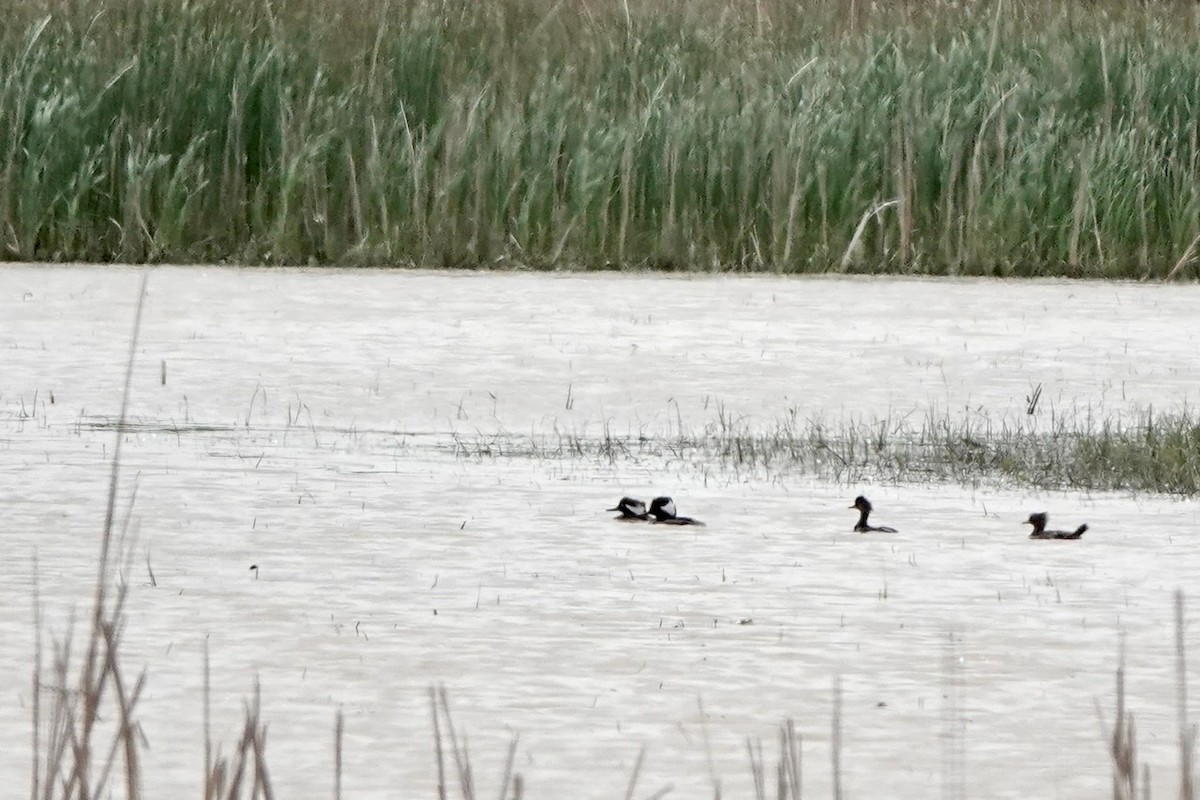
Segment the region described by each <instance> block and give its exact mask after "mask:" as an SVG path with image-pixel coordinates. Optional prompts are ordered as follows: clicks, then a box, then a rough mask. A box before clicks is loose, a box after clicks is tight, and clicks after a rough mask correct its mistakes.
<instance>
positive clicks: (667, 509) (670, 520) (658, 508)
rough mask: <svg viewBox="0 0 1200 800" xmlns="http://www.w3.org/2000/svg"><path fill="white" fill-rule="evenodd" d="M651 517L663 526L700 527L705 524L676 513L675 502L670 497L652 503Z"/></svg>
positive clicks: (657, 499)
mask: <svg viewBox="0 0 1200 800" xmlns="http://www.w3.org/2000/svg"><path fill="white" fill-rule="evenodd" d="M650 516H652V517H654V521H655V522H660V523H662V524H663V525H699V526H701V527H703V526H704V523H703V522H701V521H700V520H698V519H692V518H691V517H681V516H679V515H677V514H676V513H675V501H674V500H672V499H671V498H669V497H656V498H654V499H653V500H651V501H650Z"/></svg>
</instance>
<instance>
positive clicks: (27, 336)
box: [0, 267, 1200, 798]
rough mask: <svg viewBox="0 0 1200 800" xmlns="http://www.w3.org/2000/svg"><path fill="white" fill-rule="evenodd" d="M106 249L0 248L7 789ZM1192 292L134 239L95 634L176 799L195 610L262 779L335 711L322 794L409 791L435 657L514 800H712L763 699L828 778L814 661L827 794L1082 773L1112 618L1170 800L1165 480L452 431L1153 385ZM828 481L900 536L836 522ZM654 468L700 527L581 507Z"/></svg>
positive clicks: (811, 412) (66, 498) (1091, 781)
mask: <svg viewBox="0 0 1200 800" xmlns="http://www.w3.org/2000/svg"><path fill="white" fill-rule="evenodd" d="M140 280H141V273H139V272H134V271H122V270H113V269H103V270H102V269H90V268H42V267H6V268H3V269H0V359H2V361H0V367H2V370H0V458H2V459H3V463H4V464H5V466H6V469H5V470H4V482H3V486H2V488H0V502H2V506H0V510H2V514H3V519H4V523H5V525H4V528H5V536H6V545H7V546H6V552H5V556H6V558H5V565H4V568H3V570H2V571H0V607H2V608H3V609H4V610H5V613H4V614H3V616H2V617H0V636H2V637H3V639H2V640H3V642H4V643H5V646H4V648H3V650H2V651H0V687H2V688H3V689H4V692H3V694H2V695H0V732H2V735H3V739H2V740H0V741H2V742H3V744H4V747H2V748H0V781H2V782H3V783H4V785H21V783H20V782H21V781H24V780H27V775H28V769H29V703H30V698H31V691H30V688H29V682H30V671H31V667H32V663H33V659H32V648H33V626H32V593H33V589H32V587H33V580H34V578H33V572H34V570H33V558H34V554H35V553H36V555H37V559H38V564H39V586H40V592H41V596H42V600H43V604H44V607H45V615H46V620H47V627H48V628H49V629H50V630H51V631H54V632H57V633H59V634H61V633H63V632H65V630H66V626H67V618H68V615H69V612H70V610H71V609H72V608H74V609H77V610H78V611H79V612H80V613H82V612H83V611H84V610H86V609H87V607H88V606H87V603H88V600H89V598H90V596H91V586H92V585H93V583H94V573H95V569H96V566H95V560H96V553H97V550H98V531H99V530H100V526H101V522H102V520H103V501H104V495H105V486H106V481H107V475H108V473H107V466H106V465H107V459H108V457H109V456H110V455H111V452H112V446H113V442H114V438H113V437H114V432H113V430H112V427H111V423H112V421H113V419H114V417H115V415H116V413H117V409H118V406H119V401H120V389H121V386H120V384H121V381H122V378H123V369H124V362H125V357H126V351H127V348H128V341H129V334H130V329H131V324H132V316H133V309H134V306H135V304H136V296H137V290H138V286H139V282H140ZM1197 301H1200V287H1196V286H1158V285H1154V286H1150V285H1135V284H1124V283H1103V284H1101V283H1095V284H1089V283H1071V282H1059V281H1047V282H1021V283H1003V282H987V281H961V282H960V281H952V280H937V281H925V280H905V279H887V280H844V279H782V278H764V277H753V278H750V277H747V278H730V277H712V278H695V277H691V278H677V277H660V276H624V275H564V276H559V275H515V274H503V275H493V274H444V273H435V274H434V273H410V272H305V271H291V270H262V271H237V270H226V269H165V268H164V269H157V270H155V271H154V272H153V273H152V276H151V279H150V284H149V295H148V298H147V305H146V316H145V323H144V327H143V331H142V337H141V341H140V345H139V347H138V352H137V366H136V373H135V378H134V384H133V394H132V399H131V409H130V415H131V417H132V418H133V420H134V421H135V422H136V423H137V424H138V426H137V429H136V431H135V432H133V433H130V434H129V435H127V437H126V439H125V442H124V451H123V459H122V460H123V468H124V480H123V484H122V487H123V488H122V493H121V496H122V498H123V501H122V502H123V506H127V505H128V503H129V498H130V497H131V493H132V490H133V488H134V487H135V486H136V491H137V494H136V501H135V502H134V507H133V511H132V514H131V519H132V521H133V522H132V528H133V531H132V532H131V537H132V536H134V535H136V539H135V543H134V544H133V545H132V547H131V555H130V557H129V561H128V565H127V567H126V569H125V574H126V576H127V578H128V581H129V582H130V584H131V587H132V590H131V596H130V603H129V627H128V631H127V634H126V657H127V665H128V667H129V668H130V669H133V668H137V667H140V666H142V665H145V667H146V668H147V670H148V675H149V683H148V685H147V688H146V690H145V694H144V696H143V700H142V703H141V706H140V709H141V715H142V721H143V727H144V730H145V734H146V737H147V739H148V740H149V742H150V745H151V747H150V749H149V750H148V751H147V753H146V758H145V769H144V773H145V783H146V787H147V789H148V791H149V792H150V795H149V796H159V797H170V796H184V795H185V793H196V792H198V787H199V785H200V780H201V764H202V760H201V757H202V733H203V730H202V725H201V711H202V709H201V684H202V660H203V659H202V652H203V645H204V642H205V641H206V640H207V642H208V646H209V650H210V654H211V660H212V676H213V692H214V698H213V702H214V708H215V712H214V713H215V716H214V720H215V728H216V730H215V732H216V734H217V735H218V736H219V737H220V738H222V739H223V740H224V741H225V742H226V745H225V752H228V750H229V749H230V748H231V747H232V744H233V740H234V739H235V738H236V736H237V735H238V732H239V719H240V717H239V715H240V703H241V701H242V699H243V698H245V697H247V696H248V695H249V694H251V692H252V691H253V685H254V680H255V678H256V677H257V678H259V679H260V680H261V686H262V695H263V705H264V716H265V717H266V719H267V720H269V722H270V735H269V739H268V761H269V764H270V768H271V770H272V779H273V781H274V783H275V785H276V788H277V792H278V794H279V796H281V797H301V796H313V795H318V796H319V795H321V794H323V793H324V792H326V791H329V790H330V789H331V787H332V780H333V779H332V774H333V755H332V750H333V748H332V743H333V721H334V716H335V713H336V710H337V709H338V708H343V709H344V711H345V714H346V744H345V750H346V756H345V758H346V767H345V773H346V775H345V779H344V790H345V793H346V796H347V797H397V796H434V794H435V792H434V788H433V787H434V781H435V760H434V748H433V736H432V731H431V720H430V712H429V706H428V696H427V688H428V687H429V686H430V685H432V684H439V683H440V684H444V685H445V686H446V688H447V690H448V692H449V696H450V700H451V707H452V711H453V713H454V718H455V723H456V724H457V725H459V726H461V727H462V728H463V729H465V730H467V731H468V732H469V734H470V742H471V752H472V761H473V764H474V766H475V769H476V772H477V780H478V783H479V785H480V788H481V791H483V792H484V793H485V794H492V793H495V794H497V795H498V794H499V791H498V786H497V785H496V784H497V782H498V781H499V779H500V774H501V772H502V768H503V762H504V757H505V754H506V748H507V744H508V741H509V740H510V738H511V737H512V736H513V735H517V734H519V736H520V740H519V744H518V747H517V758H516V765H515V766H516V770H517V771H519V772H521V773H522V774H523V775H524V776H525V781H526V791H527V796H529V797H534V798H558V797H613V796H617V797H621V796H624V794H625V789H626V785H627V783H628V780H629V776H630V773H631V771H632V769H633V765H634V762H635V760H636V758H637V754H638V751H639V748H640V747H641V746H643V745H644V746H645V747H646V761H645V764H644V766H643V769H642V772H641V775H640V778H639V784H638V792H637V793H636V794H637V795H638V796H645V795H648V794H650V793H651V792H653V791H655V790H657V789H659V788H660V787H663V786H664V785H667V784H671V785H673V786H674V787H675V790H674V793H673V795H672V796H680V797H694V796H701V795H709V796H711V794H712V788H711V787H712V782H713V777H711V776H712V775H713V774H715V775H716V779H717V780H719V781H720V782H721V785H722V788H723V792H724V796H728V797H744V796H752V783H751V779H750V773H749V769H748V766H747V765H748V758H747V756H746V744H745V742H746V738H747V737H751V738H752V739H758V738H760V737H761V738H763V739H764V740H765V744H764V748H765V754H766V757H767V761H768V770H769V773H768V775H769V777H768V785H771V786H773V781H774V778H773V777H771V775H772V773H771V772H770V770H772V769H773V760H774V757H775V754H774V749H775V738H774V737H775V736H776V732H775V731H776V726H777V725H778V723H779V722H781V721H782V720H783V719H784V718H786V717H792V718H794V719H795V720H796V724H797V728H798V730H799V732H800V733H801V734H802V735H803V737H804V758H805V761H804V786H805V791H806V792H809V794H810V796H818V797H820V796H827V795H828V794H829V789H830V767H829V761H830V735H831V720H832V716H833V713H832V712H833V698H834V688H833V687H834V684H835V680H836V679H838V678H839V676H840V681H841V685H842V740H843V753H842V764H843V775H844V787H845V790H846V792H847V793H848V794H849V795H852V796H880V795H879V789H880V786H881V785H882V784H881V782H883V781H886V786H887V787H888V792H887V793H888V794H889V795H890V796H897V797H899V796H904V797H927V796H932V795H934V794H940V795H944V796H953V795H954V794H955V786H956V785H957V784H959V783H962V784H964V785H965V787H966V793H967V795H969V796H981V797H982V796H986V797H1013V798H1024V797H1030V796H1039V797H1070V798H1073V797H1079V798H1085V797H1086V798H1092V797H1096V796H1102V795H1104V794H1105V793H1106V792H1108V790H1109V778H1108V770H1109V767H1108V756H1107V752H1106V742H1105V739H1104V737H1103V735H1102V727H1101V724H1100V721H1099V719H1098V718H1097V712H1096V706H1097V703H1099V706H1100V708H1101V709H1102V710H1103V712H1104V714H1105V715H1106V716H1107V717H1108V718H1109V719H1110V720H1111V716H1112V708H1113V703H1114V691H1113V671H1114V669H1115V667H1116V664H1117V653H1118V648H1119V644H1120V642H1121V641H1122V639H1124V641H1125V642H1126V647H1127V650H1128V663H1129V679H1130V704H1131V705H1132V706H1133V708H1134V710H1135V712H1136V713H1137V715H1138V730H1139V735H1140V740H1139V745H1140V748H1141V749H1140V750H1139V754H1140V756H1141V757H1142V758H1144V759H1146V760H1148V761H1149V762H1150V763H1151V765H1152V769H1153V778H1154V783H1153V785H1154V789H1155V794H1156V795H1157V796H1170V795H1171V794H1172V793H1173V792H1174V787H1175V782H1176V780H1177V778H1176V775H1177V770H1176V759H1177V751H1176V745H1175V742H1176V734H1175V731H1176V717H1175V714H1176V707H1175V702H1174V691H1175V688H1174V677H1173V676H1174V658H1175V653H1174V646H1173V632H1172V602H1173V599H1172V593H1173V591H1174V590H1175V589H1176V588H1184V589H1185V590H1186V589H1189V588H1190V579H1191V578H1192V577H1193V576H1195V575H1196V574H1197V570H1198V568H1200V546H1198V544H1197V542H1196V541H1195V537H1196V535H1197V521H1198V519H1200V514H1198V511H1200V509H1198V508H1197V504H1196V503H1195V502H1193V501H1178V500H1173V499H1169V498H1162V497H1156V496H1143V497H1129V496H1125V495H1111V494H1100V495H1091V496H1079V495H1068V494H1042V495H1031V494H1029V493H1022V492H1015V491H1013V490H1009V489H990V488H975V489H970V488H961V487H955V486H950V487H947V486H892V485H883V486H871V485H850V486H846V485H833V484H830V483H825V482H820V481H816V480H812V479H808V478H805V477H804V476H797V475H786V474H781V475H768V476H760V477H753V478H748V477H746V476H745V475H738V474H729V473H728V472H727V471H725V470H723V468H722V467H721V466H720V465H712V466H711V467H710V468H702V469H696V468H694V467H693V466H692V465H686V464H683V463H680V462H677V461H675V460H672V459H670V458H664V459H661V460H657V459H654V460H651V459H641V460H639V461H627V462H618V463H616V464H611V463H607V462H605V463H597V462H595V461H593V460H589V459H584V458H537V459H520V458H517V459H506V458H489V457H483V458H478V457H464V456H461V455H456V454H455V451H454V443H455V441H456V440H457V441H459V442H474V443H478V442H481V441H486V437H488V436H491V435H495V434H507V435H510V436H525V435H531V434H532V435H537V434H547V433H553V432H555V431H560V432H567V433H570V434H572V435H582V436H589V435H600V434H601V432H602V431H604V430H605V429H607V430H610V431H612V432H615V433H617V434H621V435H625V434H635V435H636V434H639V433H641V434H645V435H650V436H652V435H657V434H662V433H664V432H670V431H674V430H679V429H680V428H684V429H699V428H702V427H703V426H704V425H705V424H707V423H709V422H711V421H712V420H714V419H715V418H716V417H717V416H718V414H730V415H736V416H738V417H740V418H743V419H745V420H746V421H747V424H749V425H751V426H754V425H757V424H761V425H764V426H766V425H770V424H771V423H772V422H773V421H774V420H777V419H779V418H780V416H781V415H783V414H784V413H787V412H788V410H789V409H791V410H793V411H794V413H797V414H800V415H802V416H820V417H826V418H831V419H838V418H845V417H852V416H860V415H861V416H867V417H871V416H881V415H893V416H902V415H906V414H913V415H921V414H923V413H924V412H925V410H926V409H929V408H938V409H943V410H944V409H961V408H972V409H983V410H986V411H987V412H988V413H991V414H997V415H1003V414H1020V413H1022V412H1023V410H1024V406H1025V398H1026V396H1027V395H1028V394H1030V392H1031V391H1032V388H1033V387H1034V386H1036V385H1038V384H1041V385H1042V386H1043V397H1042V403H1043V407H1044V408H1045V409H1051V408H1057V409H1091V410H1092V411H1093V412H1094V413H1096V414H1098V415H1102V416H1103V415H1114V414H1119V413H1124V412H1126V411H1129V410H1132V409H1138V408H1143V407H1146V406H1149V405H1151V404H1152V405H1154V406H1155V407H1159V408H1161V407H1165V408H1172V407H1178V406H1182V405H1183V404H1184V403H1194V402H1195V399H1196V393H1197V387H1198V386H1200V382H1198V379H1200V363H1198V362H1197V360H1196V359H1195V356H1194V349H1195V348H1194V344H1193V343H1192V342H1191V341H1190V339H1189V338H1188V337H1189V333H1188V331H1190V329H1191V327H1192V326H1193V325H1194V323H1193V318H1194V309H1195V308H1196V305H1197ZM164 377H165V382H164ZM1047 413H1048V411H1047ZM859 492H867V493H868V494H869V495H870V496H871V498H872V500H873V501H874V502H875V505H876V507H877V509H878V511H877V513H876V516H877V517H879V521H880V522H884V523H888V524H892V525H895V526H896V527H898V528H899V529H900V530H901V533H899V534H896V535H894V536H890V537H862V536H859V535H857V534H854V533H852V532H851V531H850V527H851V525H852V523H853V520H854V512H852V511H849V510H847V509H846V506H847V505H848V504H849V501H850V500H851V499H852V498H853V496H854V495H855V494H857V493H859ZM660 493H667V494H672V495H673V496H674V497H675V498H676V500H677V503H678V505H679V508H680V511H681V513H684V514H690V515H694V516H697V517H701V518H703V519H705V520H706V521H707V522H708V527H706V528H701V529H666V528H663V527H654V526H642V525H622V524H618V523H614V522H613V521H612V520H611V519H610V516H611V515H610V514H606V513H605V512H604V511H603V509H605V508H607V507H610V506H611V505H613V504H614V502H615V501H616V500H617V498H618V497H620V496H621V495H623V494H634V495H637V496H641V497H645V498H649V497H650V496H653V495H655V494H660ZM1043 509H1044V510H1048V511H1050V512H1051V515H1052V522H1056V523H1061V524H1062V525H1063V526H1072V527H1073V526H1074V525H1076V524H1078V523H1079V522H1082V521H1087V522H1088V523H1089V524H1090V525H1091V531H1090V532H1089V533H1088V534H1087V536H1086V537H1085V538H1084V539H1083V540H1082V541H1081V542H1077V543H1056V542H1031V541H1029V540H1028V539H1025V538H1024V534H1025V529H1023V528H1022V526H1021V525H1020V521H1021V520H1023V519H1024V518H1025V516H1026V515H1027V514H1028V513H1029V512H1030V511H1033V510H1043ZM251 564H256V565H257V566H258V567H259V569H258V573H257V576H258V577H257V579H256V577H255V573H254V572H252V571H250V570H249V566H250V565H251ZM150 570H153V576H154V583H153V584H152V582H151V579H150ZM154 584H156V585H154ZM1193 616H1194V615H1193ZM1193 660H1195V659H1193ZM1195 677H1196V676H1195V675H1193V676H1192V679H1193V682H1194V681H1195ZM1193 694H1195V692H1193ZM710 764H711V768H710Z"/></svg>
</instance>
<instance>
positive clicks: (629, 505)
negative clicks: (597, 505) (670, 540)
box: [605, 497, 650, 522]
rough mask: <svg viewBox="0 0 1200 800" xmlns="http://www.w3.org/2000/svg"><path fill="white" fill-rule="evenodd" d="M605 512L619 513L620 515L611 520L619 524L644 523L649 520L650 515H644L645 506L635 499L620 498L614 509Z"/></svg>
mask: <svg viewBox="0 0 1200 800" xmlns="http://www.w3.org/2000/svg"><path fill="white" fill-rule="evenodd" d="M605 510H606V511H620V512H621V513H620V514H618V515H617V516H616V517H614V518H613V519H616V520H619V521H621V522H645V521H646V520H648V519H650V515H649V514H647V513H646V504H645V503H643V502H642V501H641V500H638V499H637V498H635V497H622V498H621V500H620V502H619V503H617V505H616V506H615V507H614V508H608V509H605Z"/></svg>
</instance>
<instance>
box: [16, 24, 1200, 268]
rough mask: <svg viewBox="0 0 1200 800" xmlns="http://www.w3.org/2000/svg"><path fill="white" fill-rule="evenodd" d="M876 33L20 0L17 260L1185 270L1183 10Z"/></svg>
mask: <svg viewBox="0 0 1200 800" xmlns="http://www.w3.org/2000/svg"><path fill="white" fill-rule="evenodd" d="M868 5H869V4H866V3H853V2H850V3H845V2H823V1H822V0H816V1H815V2H808V3H803V4H801V5H799V6H796V5H793V4H789V3H783V2H775V1H774V0H762V2H758V3H754V4H746V3H739V4H732V3H729V4H727V3H722V2H716V1H715V0H700V1H699V2H657V1H655V2H650V0H631V2H628V3H622V2H613V3H603V4H601V3H590V2H583V1H582V0H562V2H553V0H505V2H502V3H495V4H479V3H469V2H458V1H457V0H451V1H450V2H433V0H417V1H416V2H412V3H388V2H377V1H376V0H339V2H336V3H333V4H324V3H317V2H315V1H314V0H282V2H270V3H269V2H266V1H265V0H255V2H252V3H248V4H246V5H245V6H244V7H241V6H239V11H238V13H236V14H235V13H229V11H228V7H227V4H226V3H223V2H219V0H195V1H194V2H188V3H184V2H182V0H114V1H113V2H110V3H107V4H91V3H89V4H79V3H72V2H61V1H60V0H38V1H37V2H21V3H17V2H15V1H14V0H3V2H0V7H2V8H0V10H2V11H3V13H4V15H5V18H6V21H7V24H6V25H5V26H4V27H3V28H2V29H0V132H2V133H0V253H2V254H3V257H5V258H9V259H21V260H77V259H78V260H88V261H112V260H121V261H151V262H153V261H177V262H179V261H182V262H192V261H234V262H244V263H268V264H270V263H319V264H332V263H343V264H344V263H350V264H364V265H366V264H400V265H407V264H419V265H422V266H470V267H489V268H493V267H515V266H525V267H533V268H550V267H573V268H605V267H620V268H657V269H694V270H710V269H754V270H758V269H763V270H778V271H785V272H792V271H821V270H846V271H904V272H929V273H980V274H1001V275H1027V274H1038V275H1072V276H1137V277H1141V276H1146V275H1149V276H1162V275H1166V274H1167V273H1169V272H1170V271H1171V270H1172V268H1173V267H1175V266H1176V265H1177V264H1180V263H1181V261H1182V262H1183V263H1184V265H1185V266H1186V264H1187V263H1189V262H1190V256H1191V255H1194V253H1189V247H1190V245H1192V243H1193V241H1194V240H1195V239H1196V237H1197V234H1198V233H1200V132H1198V129H1197V126H1196V125H1195V119H1196V117H1197V114H1200V109H1197V107H1196V104H1197V98H1198V97H1200V11H1198V10H1197V8H1198V7H1197V6H1196V5H1195V4H1194V3H1171V2H1166V3H1154V4H1142V5H1136V6H1134V5H1133V4H1125V3H1120V4H1117V3H1112V4H1108V3H1104V2H1100V3H1094V2H1088V3H1080V2H1067V3H1066V4H1059V3H1051V2H1029V1H1028V0H997V2H988V3H969V4H961V7H960V4H949V3H942V2H938V1H937V0H932V1H931V2H926V3H901V4H888V6H889V7H888V8H887V9H886V10H879V9H874V8H870V9H868V8H866V6H868ZM1126 5H1129V6H1131V7H1128V8H1127V7H1126ZM1180 272H1181V273H1186V272H1187V269H1185V268H1183V267H1181V270H1180Z"/></svg>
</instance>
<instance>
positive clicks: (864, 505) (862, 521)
mask: <svg viewBox="0 0 1200 800" xmlns="http://www.w3.org/2000/svg"><path fill="white" fill-rule="evenodd" d="M850 508H857V509H858V523H857V524H856V525H855V526H854V530H855V531H857V532H858V533H898V532H899V531H897V530H896V529H895V528H889V527H888V526H886V525H871V524H870V523H868V522H867V517H869V516H871V511H872V508H871V501H870V500H868V499H867V498H866V497H864V496H863V495H861V494H860V495H859V496H858V497H856V498H854V505H852V506H850Z"/></svg>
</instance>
